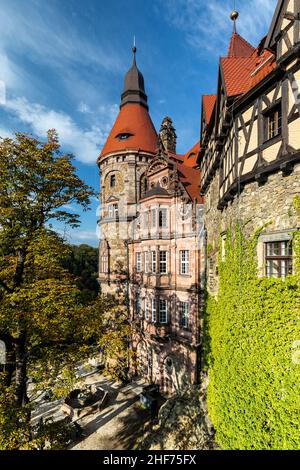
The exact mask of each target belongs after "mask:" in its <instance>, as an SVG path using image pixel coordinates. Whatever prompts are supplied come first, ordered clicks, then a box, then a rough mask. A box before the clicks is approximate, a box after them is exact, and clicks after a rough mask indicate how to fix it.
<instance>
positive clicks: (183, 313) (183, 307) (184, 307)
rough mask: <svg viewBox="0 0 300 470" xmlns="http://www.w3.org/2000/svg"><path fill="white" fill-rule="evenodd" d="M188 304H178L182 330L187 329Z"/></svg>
mask: <svg viewBox="0 0 300 470" xmlns="http://www.w3.org/2000/svg"><path fill="white" fill-rule="evenodd" d="M189 307H190V306H189V303H188V302H180V326H181V327H182V328H188V327H189V316H190V308H189Z"/></svg>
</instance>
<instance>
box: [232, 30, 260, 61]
mask: <svg viewBox="0 0 300 470" xmlns="http://www.w3.org/2000/svg"><path fill="white" fill-rule="evenodd" d="M253 52H254V47H253V46H251V44H249V42H248V41H246V39H244V38H243V37H242V36H240V35H239V34H238V33H236V32H233V34H232V36H231V39H230V43H229V48H228V54H227V57H250V56H251V54H252V53H253Z"/></svg>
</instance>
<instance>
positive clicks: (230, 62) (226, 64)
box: [221, 57, 256, 97]
mask: <svg viewBox="0 0 300 470" xmlns="http://www.w3.org/2000/svg"><path fill="white" fill-rule="evenodd" d="M255 63H256V59H255V57H248V58H245V57H230V58H227V57H225V58H224V57H223V58H221V68H222V70H223V75H224V80H225V86H226V93H227V96H228V97H230V96H237V95H241V94H243V93H245V92H246V91H247V89H248V87H249V80H250V75H251V72H252V71H253V69H254V67H255Z"/></svg>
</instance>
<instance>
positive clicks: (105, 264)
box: [101, 253, 108, 274]
mask: <svg viewBox="0 0 300 470" xmlns="http://www.w3.org/2000/svg"><path fill="white" fill-rule="evenodd" d="M101 272H102V273H106V274H107V273H108V254H107V253H105V254H103V255H102V271H101Z"/></svg>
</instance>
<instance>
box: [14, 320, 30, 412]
mask: <svg viewBox="0 0 300 470" xmlns="http://www.w3.org/2000/svg"><path fill="white" fill-rule="evenodd" d="M15 351H16V380H15V390H14V396H15V400H16V403H17V405H18V406H24V405H26V404H27V403H28V402H29V400H28V397H27V355H26V330H25V329H23V328H22V329H20V331H19V335H18V340H17V342H16V345H15Z"/></svg>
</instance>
